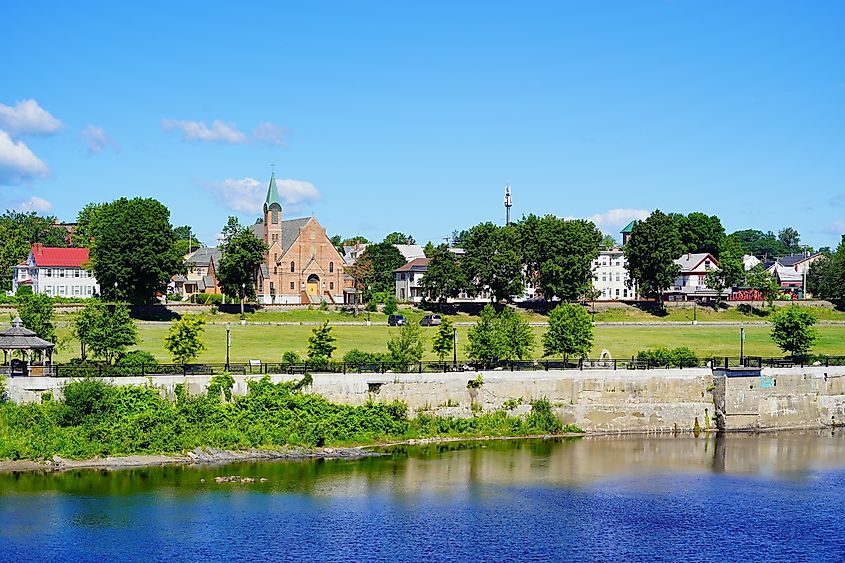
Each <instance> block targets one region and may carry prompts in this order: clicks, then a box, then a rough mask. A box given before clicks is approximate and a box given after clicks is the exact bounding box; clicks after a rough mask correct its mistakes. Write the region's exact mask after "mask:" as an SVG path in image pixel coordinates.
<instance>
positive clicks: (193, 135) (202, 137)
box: [161, 119, 246, 143]
mask: <svg viewBox="0 0 845 563" xmlns="http://www.w3.org/2000/svg"><path fill="white" fill-rule="evenodd" d="M161 126H162V127H163V128H164V129H166V130H170V129H179V130H180V131H182V140H184V141H205V142H217V141H219V142H222V143H245V142H246V135H244V134H243V133H242V132H240V131H238V130H237V128H235V127H234V126H232V125H229V124H228V123H224V122H222V121H220V120H219V119H215V120H214V121H213V122H212V123H211V128H210V129H209V128H208V127H207V126H206V124H205V122H204V121H182V120H178V119H163V120H162V121H161Z"/></svg>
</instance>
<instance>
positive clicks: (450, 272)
mask: <svg viewBox="0 0 845 563" xmlns="http://www.w3.org/2000/svg"><path fill="white" fill-rule="evenodd" d="M428 258H429V262H428V269H427V270H426V272H425V273H424V274H423V277H422V280H421V281H420V287H421V288H422V290H423V292H424V293H425V297H426V299H428V300H429V301H433V302H440V304H441V305H442V304H443V303H445V302H446V300H447V299H449V298H455V297H457V296H458V295H460V293H461V291H463V290H464V288H466V287H467V285H469V281H468V280H467V278H466V274H465V272H464V269H463V268H462V267H461V263H460V257H459V256H458V255H457V254H455V253H454V252H451V251H450V250H449V248H448V247H447V246H446V245H445V244H441V245H440V246H437V247H436V248H434V250H433V251H432V253H431V255H430V256H429V257H428Z"/></svg>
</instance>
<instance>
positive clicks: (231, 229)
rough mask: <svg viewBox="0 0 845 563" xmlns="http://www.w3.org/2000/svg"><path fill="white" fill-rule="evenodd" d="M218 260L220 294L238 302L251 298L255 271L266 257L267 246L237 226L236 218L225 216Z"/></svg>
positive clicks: (256, 275)
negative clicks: (226, 217) (227, 219)
mask: <svg viewBox="0 0 845 563" xmlns="http://www.w3.org/2000/svg"><path fill="white" fill-rule="evenodd" d="M221 250H222V253H223V255H222V257H221V258H220V264H219V265H218V267H217V279H218V280H219V281H220V286H221V288H222V289H223V293H225V294H226V295H228V296H230V297H232V298H235V299H239V298H241V297H242V293H243V296H244V297H246V298H248V299H255V295H256V287H255V284H256V281H257V279H258V269H259V268H260V267H261V264H262V263H263V262H264V256H265V255H266V254H267V244H266V243H265V242H264V241H263V240H261V239H259V238H258V237H256V236H255V235H254V234H253V233H252V231H251V230H249V229H248V228H244V227H241V225H240V223H239V222H238V220H237V218H235V217H229V221H228V223H227V224H226V227H224V229H223V245H222V247H221Z"/></svg>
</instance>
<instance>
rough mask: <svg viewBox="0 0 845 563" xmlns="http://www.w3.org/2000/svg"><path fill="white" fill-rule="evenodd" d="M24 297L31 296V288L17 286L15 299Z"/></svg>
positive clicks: (28, 286)
mask: <svg viewBox="0 0 845 563" xmlns="http://www.w3.org/2000/svg"><path fill="white" fill-rule="evenodd" d="M26 295H32V286H31V285H21V286H18V289H17V291H15V298H16V299H20V298H21V297H24V296H26Z"/></svg>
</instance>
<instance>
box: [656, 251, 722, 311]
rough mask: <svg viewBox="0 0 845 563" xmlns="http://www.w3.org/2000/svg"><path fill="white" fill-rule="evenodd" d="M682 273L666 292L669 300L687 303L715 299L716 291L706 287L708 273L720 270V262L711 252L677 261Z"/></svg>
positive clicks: (684, 257) (681, 258) (692, 255)
mask: <svg viewBox="0 0 845 563" xmlns="http://www.w3.org/2000/svg"><path fill="white" fill-rule="evenodd" d="M675 264H677V265H678V266H680V268H681V271H680V274H678V277H676V278H675V281H674V282H673V284H672V287H670V288H668V289H667V290H666V296H667V299H669V300H676V301H687V300H690V299H699V298H708V297H715V296H716V291H715V290H712V289H710V288H708V287H707V286H706V285H705V280H706V278H707V272H709V271H711V270H719V261H718V260H716V258H714V257H713V255H712V254H710V253H709V252H702V253H697V254H691V253H687V254H684V255H683V256H681V257H680V258H678V259H676V260H675ZM730 292H731V290H730V289H725V290H724V291H723V292H722V294H723V295H725V296H727V295H729V294H730Z"/></svg>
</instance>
